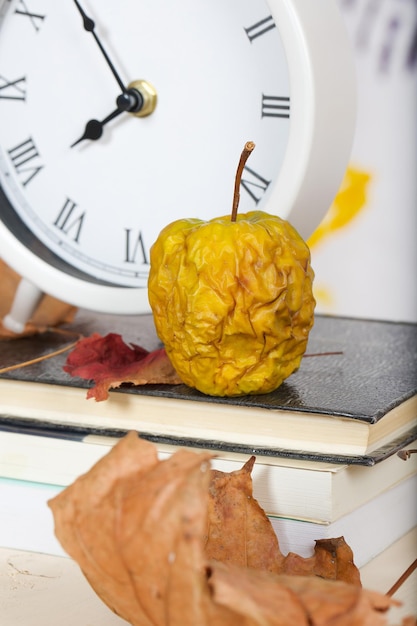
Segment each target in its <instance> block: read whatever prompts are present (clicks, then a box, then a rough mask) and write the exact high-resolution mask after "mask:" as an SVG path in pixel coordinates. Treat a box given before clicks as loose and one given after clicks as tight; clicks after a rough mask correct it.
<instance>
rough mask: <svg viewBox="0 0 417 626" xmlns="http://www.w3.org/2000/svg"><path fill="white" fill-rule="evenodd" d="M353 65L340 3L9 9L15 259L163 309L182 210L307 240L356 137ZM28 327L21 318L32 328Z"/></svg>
mask: <svg viewBox="0 0 417 626" xmlns="http://www.w3.org/2000/svg"><path fill="white" fill-rule="evenodd" d="M354 82H355V81H354V72H353V61H352V57H351V53H350V49H349V44H348V40H347V35H346V33H345V30H344V25H343V22H342V18H341V16H340V14H339V10H338V8H337V5H336V3H335V1H334V0H315V1H314V2H311V0H268V1H267V2H266V1H265V0H228V1H227V2H224V0H210V2H209V1H208V0H205V1H204V0H198V1H196V0H177V1H176V2H175V3H166V2H162V1H161V0H152V2H145V1H142V2H138V1H137V0H120V1H119V2H115V1H114V0H113V1H112V0H100V1H98V0H80V1H79V2H78V1H76V0H61V2H54V1H53V0H0V185H1V187H0V255H1V257H2V258H3V259H4V260H5V261H6V263H8V264H9V265H10V266H12V267H13V268H14V269H15V270H16V271H17V272H18V273H19V274H21V275H22V276H23V277H24V279H23V281H22V284H21V288H20V290H19V291H18V293H17V295H16V300H15V305H14V308H13V310H12V313H11V314H10V315H9V316H8V318H7V319H6V320H5V323H7V324H9V327H10V326H12V327H13V328H14V329H16V330H18V329H19V324H20V323H23V322H24V321H26V319H27V317H28V315H29V314H30V312H31V311H32V309H33V307H34V304H35V303H36V302H37V299H38V297H39V295H40V294H41V293H42V292H47V293H50V294H52V295H54V296H56V297H58V298H60V299H62V300H64V301H66V302H70V303H71V304H74V305H76V306H82V307H85V308H89V309H92V310H96V311H105V312H111V313H129V314H132V313H141V312H148V311H149V306H148V299H147V289H146V286H147V275H148V269H149V265H148V260H149V248H150V246H151V245H152V243H153V242H154V240H155V239H156V237H157V235H158V233H159V231H160V230H161V228H162V227H163V226H164V225H165V224H167V223H168V222H170V221H172V220H173V219H176V218H179V217H199V218H202V219H209V218H211V217H215V216H218V215H224V214H226V213H227V212H228V211H229V210H230V207H231V202H232V194H233V185H234V175H235V171H236V166H237V162H238V158H239V155H240V151H241V149H242V147H243V145H244V143H245V142H246V141H247V140H252V141H254V142H255V144H256V150H255V151H254V153H253V155H252V156H251V159H250V162H248V164H247V167H246V168H245V172H244V176H243V179H242V189H241V203H240V209H239V210H240V211H241V212H245V211H247V210H252V209H254V208H259V209H262V210H266V211H268V212H271V213H276V214H278V215H281V216H282V217H285V218H287V219H289V220H290V221H291V222H292V223H293V225H294V226H295V227H296V228H297V229H298V230H299V232H300V233H301V234H302V235H303V236H304V237H307V236H308V235H309V234H310V233H311V232H312V231H313V230H314V228H315V227H316V226H317V225H318V223H319V222H320V220H321V218H322V217H323V215H324V214H325V212H326V211H327V209H328V207H329V206H330V204H331V201H332V199H333V196H334V195H335V193H336V191H337V188H338V185H339V184H340V182H341V180H342V177H343V173H344V170H345V167H346V164H347V161H348V157H349V152H350V147H351V142H352V136H353V127H354V109H355V107H354V93H355V89H354ZM19 320H20V321H19Z"/></svg>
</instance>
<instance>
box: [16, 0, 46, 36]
mask: <svg viewBox="0 0 417 626" xmlns="http://www.w3.org/2000/svg"><path fill="white" fill-rule="evenodd" d="M15 14H16V15H23V16H25V17H27V18H28V19H29V20H30V23H31V24H32V26H33V28H34V29H35V30H36V31H38V30H40V27H41V25H42V23H43V20H44V19H45V17H46V15H42V14H41V13H33V12H32V11H30V9H28V6H27V3H26V2H25V0H20V1H19V2H18V5H17V8H16V9H15Z"/></svg>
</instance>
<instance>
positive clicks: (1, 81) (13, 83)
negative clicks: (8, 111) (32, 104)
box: [0, 76, 26, 100]
mask: <svg viewBox="0 0 417 626" xmlns="http://www.w3.org/2000/svg"><path fill="white" fill-rule="evenodd" d="M0 99H3V100H26V77H25V76H22V78H16V80H8V79H7V78H5V77H4V76H0Z"/></svg>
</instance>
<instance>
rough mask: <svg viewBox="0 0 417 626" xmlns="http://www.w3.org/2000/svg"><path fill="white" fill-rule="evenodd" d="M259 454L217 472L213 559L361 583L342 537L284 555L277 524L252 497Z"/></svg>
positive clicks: (209, 549)
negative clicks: (307, 552)
mask: <svg viewBox="0 0 417 626" xmlns="http://www.w3.org/2000/svg"><path fill="white" fill-rule="evenodd" d="M254 462H255V457H251V458H250V459H249V461H247V463H245V465H244V466H243V467H242V469H240V470H237V471H235V472H230V473H226V472H220V471H218V470H213V472H212V480H211V483H210V490H209V495H210V498H209V515H208V524H209V526H208V529H207V539H206V554H207V556H208V558H209V559H217V560H219V561H222V562H227V563H233V564H234V565H240V566H244V567H251V568H255V569H261V570H268V571H270V572H275V573H287V574H299V575H304V576H306V575H316V576H321V577H322V578H327V579H331V580H344V581H345V582H349V583H354V584H357V585H360V574H359V570H358V569H357V567H356V566H355V564H354V562H353V554H352V550H351V549H350V547H349V546H348V545H347V544H346V542H345V540H344V539H343V537H338V538H335V539H326V540H319V541H317V542H316V545H315V549H314V555H313V556H311V557H309V558H304V557H301V556H299V555H298V554H294V553H292V552H290V553H289V554H288V555H287V556H285V557H284V555H283V554H282V553H281V551H280V548H279V541H278V538H277V536H276V534H275V532H274V530H273V528H272V525H271V523H270V521H269V519H268V517H267V515H266V514H265V512H264V511H263V509H262V508H261V507H260V506H259V503H258V502H257V500H256V499H255V498H254V497H253V484H252V476H251V471H252V468H253V464H254Z"/></svg>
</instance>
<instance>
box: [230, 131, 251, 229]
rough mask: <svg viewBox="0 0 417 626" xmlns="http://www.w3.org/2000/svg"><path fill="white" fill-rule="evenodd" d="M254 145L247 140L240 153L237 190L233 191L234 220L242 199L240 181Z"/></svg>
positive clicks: (233, 220) (232, 219) (236, 180)
mask: <svg viewBox="0 0 417 626" xmlns="http://www.w3.org/2000/svg"><path fill="white" fill-rule="evenodd" d="M254 147H255V144H254V143H253V141H247V142H246V143H245V147H244V148H243V150H242V154H241V155H240V159H239V165H238V166H237V170H236V177H235V190H234V193H233V205H232V215H231V218H230V219H231V221H232V222H236V218H237V210H238V207H239V200H240V191H239V189H240V181H241V180H242V174H243V168H244V167H245V163H246V161H247V160H248V158H249V155H250V154H251V152H252V150H253V149H254Z"/></svg>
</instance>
